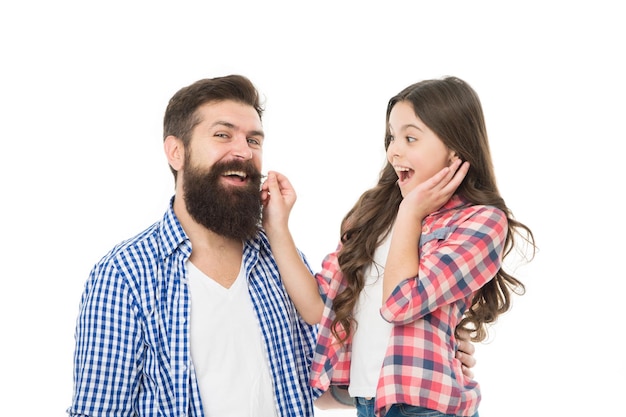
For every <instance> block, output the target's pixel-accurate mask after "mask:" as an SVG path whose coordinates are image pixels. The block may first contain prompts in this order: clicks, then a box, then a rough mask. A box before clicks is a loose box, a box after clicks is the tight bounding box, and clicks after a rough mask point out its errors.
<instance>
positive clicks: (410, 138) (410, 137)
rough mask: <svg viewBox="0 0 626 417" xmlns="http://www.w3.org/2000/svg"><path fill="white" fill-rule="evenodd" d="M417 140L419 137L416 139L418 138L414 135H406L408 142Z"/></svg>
mask: <svg viewBox="0 0 626 417" xmlns="http://www.w3.org/2000/svg"><path fill="white" fill-rule="evenodd" d="M416 140H417V139H416V138H414V137H412V136H407V137H406V141H407V142H415V141H416Z"/></svg>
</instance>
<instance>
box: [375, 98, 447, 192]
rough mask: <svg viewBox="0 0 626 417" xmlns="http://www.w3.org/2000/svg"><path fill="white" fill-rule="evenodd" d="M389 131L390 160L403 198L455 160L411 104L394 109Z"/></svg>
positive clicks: (403, 104) (388, 155) (400, 103)
mask: <svg viewBox="0 0 626 417" xmlns="http://www.w3.org/2000/svg"><path fill="white" fill-rule="evenodd" d="M389 131H390V133H391V141H390V143H389V147H388V148H387V160H388V161H389V163H390V164H391V165H392V166H393V167H394V169H395V170H396V174H398V185H399V186H400V191H401V193H402V196H403V197H405V196H406V195H407V194H408V193H410V192H411V191H412V190H413V189H415V187H417V186H418V185H419V184H421V183H423V182H424V181H426V180H427V179H429V178H430V177H432V176H433V175H435V174H436V173H437V172H439V171H440V170H441V169H443V168H444V167H446V166H448V165H450V163H451V161H452V160H453V159H452V158H453V157H454V151H452V150H450V149H448V148H447V147H446V145H444V144H443V142H442V141H441V139H439V137H438V136H437V135H436V134H435V133H434V132H433V131H432V130H430V129H429V128H428V126H426V125H425V124H424V122H422V121H421V120H420V118H419V117H417V116H416V115H415V111H414V110H413V106H412V105H411V103H409V102H407V101H400V102H398V103H396V104H395V105H394V106H393V108H392V109H391V113H390V114H389Z"/></svg>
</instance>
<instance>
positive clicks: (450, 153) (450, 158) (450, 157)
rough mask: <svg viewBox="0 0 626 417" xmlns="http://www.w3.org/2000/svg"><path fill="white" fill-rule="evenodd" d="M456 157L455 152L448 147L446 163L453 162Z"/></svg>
mask: <svg viewBox="0 0 626 417" xmlns="http://www.w3.org/2000/svg"><path fill="white" fill-rule="evenodd" d="M458 157H459V156H458V155H457V154H456V152H455V151H453V150H452V149H450V150H449V151H448V165H450V164H452V162H454V160H455V159H456V158H458Z"/></svg>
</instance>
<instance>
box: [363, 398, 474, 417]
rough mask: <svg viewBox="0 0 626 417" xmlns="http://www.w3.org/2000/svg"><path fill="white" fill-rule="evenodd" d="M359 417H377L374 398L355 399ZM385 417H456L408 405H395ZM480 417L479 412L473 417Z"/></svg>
mask: <svg viewBox="0 0 626 417" xmlns="http://www.w3.org/2000/svg"><path fill="white" fill-rule="evenodd" d="M355 400H356V401H355V403H356V415H357V417H375V415H374V402H375V401H376V400H375V399H374V398H372V399H370V400H367V399H365V398H361V397H357V398H355ZM385 417H455V416H454V415H453V414H443V413H441V412H439V411H435V410H431V409H429V408H423V407H416V406H414V405H408V404H394V405H392V406H391V407H390V408H389V411H388V412H387V414H385ZM472 417H478V411H477V412H476V413H475V414H474V415H473V416H472Z"/></svg>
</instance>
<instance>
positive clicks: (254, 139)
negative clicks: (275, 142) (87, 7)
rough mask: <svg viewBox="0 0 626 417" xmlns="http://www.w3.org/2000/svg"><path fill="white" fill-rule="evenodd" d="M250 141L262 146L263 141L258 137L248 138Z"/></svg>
mask: <svg viewBox="0 0 626 417" xmlns="http://www.w3.org/2000/svg"><path fill="white" fill-rule="evenodd" d="M248 143H251V144H253V145H258V146H261V141H260V140H258V139H256V138H248Z"/></svg>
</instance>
